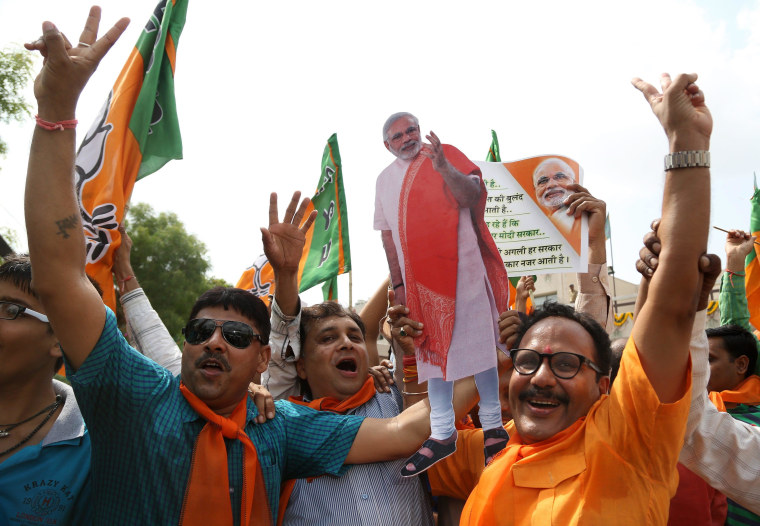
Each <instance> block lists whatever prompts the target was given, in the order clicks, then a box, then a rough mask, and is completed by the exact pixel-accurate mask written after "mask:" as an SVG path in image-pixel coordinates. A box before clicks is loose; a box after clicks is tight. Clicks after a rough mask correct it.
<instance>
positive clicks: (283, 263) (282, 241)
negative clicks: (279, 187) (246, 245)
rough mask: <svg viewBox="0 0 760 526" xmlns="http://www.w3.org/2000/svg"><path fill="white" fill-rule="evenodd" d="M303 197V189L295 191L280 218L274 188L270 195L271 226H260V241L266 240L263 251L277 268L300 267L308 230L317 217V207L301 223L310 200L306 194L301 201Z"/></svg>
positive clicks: (294, 270)
mask: <svg viewBox="0 0 760 526" xmlns="http://www.w3.org/2000/svg"><path fill="white" fill-rule="evenodd" d="M300 197H301V192H295V193H294V194H293V197H292V198H291V200H290V203H289V204H288V208H287V209H286V210H285V215H284V216H283V218H282V222H280V220H279V217H278V215H279V214H278V212H277V194H276V193H274V192H273V193H272V194H271V195H270V196H269V228H264V227H262V228H261V241H262V243H263V244H264V254H266V256H267V259H269V263H270V264H271V265H272V268H273V269H274V270H275V271H290V272H297V271H298V263H299V262H300V261H301V254H302V253H303V247H304V244H305V243H306V232H308V231H309V228H311V225H312V224H313V223H314V220H315V219H316V218H317V211H316V210H312V212H311V214H309V216H308V217H307V218H306V220H305V221H303V224H301V221H302V220H303V218H304V215H305V214H306V208H307V207H308V206H309V201H310V200H309V198H308V197H305V198H304V199H303V201H301V204H300V205H299V204H298V200H299V198H300ZM296 207H298V208H297V209H296ZM299 225H300V226H299Z"/></svg>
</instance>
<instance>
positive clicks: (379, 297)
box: [359, 278, 390, 367]
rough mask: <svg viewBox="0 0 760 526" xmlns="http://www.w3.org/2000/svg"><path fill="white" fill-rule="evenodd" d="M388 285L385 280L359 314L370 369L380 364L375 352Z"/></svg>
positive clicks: (386, 305)
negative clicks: (365, 332)
mask: <svg viewBox="0 0 760 526" xmlns="http://www.w3.org/2000/svg"><path fill="white" fill-rule="evenodd" d="M389 285H390V280H389V278H386V279H385V281H383V282H382V283H381V284H380V287H379V288H378V289H377V290H376V291H375V293H374V294H373V295H372V297H371V298H370V299H369V301H368V302H367V303H366V304H365V305H364V307H363V308H362V311H361V312H360V313H359V316H360V317H361V319H362V321H363V322H364V326H365V327H366V328H367V336H366V338H365V339H364V341H365V343H366V345H367V354H368V355H369V365H370V367H372V366H375V365H378V364H379V363H380V357H379V355H378V351H377V338H378V336H380V323H381V321H382V319H383V317H384V316H385V312H386V310H387V309H388V287H389Z"/></svg>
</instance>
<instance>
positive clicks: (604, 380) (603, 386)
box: [599, 376, 610, 395]
mask: <svg viewBox="0 0 760 526" xmlns="http://www.w3.org/2000/svg"><path fill="white" fill-rule="evenodd" d="M609 392H610V377H609V376H602V377H601V378H600V379H599V394H600V395H603V394H609Z"/></svg>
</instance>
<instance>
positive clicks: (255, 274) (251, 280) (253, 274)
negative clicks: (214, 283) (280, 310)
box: [235, 254, 274, 305]
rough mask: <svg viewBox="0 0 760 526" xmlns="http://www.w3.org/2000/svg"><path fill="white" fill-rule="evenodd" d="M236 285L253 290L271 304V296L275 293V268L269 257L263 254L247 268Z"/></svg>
mask: <svg viewBox="0 0 760 526" xmlns="http://www.w3.org/2000/svg"><path fill="white" fill-rule="evenodd" d="M235 286H236V287H237V288H239V289H245V290H247V291H249V292H253V293H254V294H255V295H256V296H258V297H259V298H260V299H261V300H262V301H263V302H264V303H266V304H267V305H269V297H270V296H272V295H273V294H274V269H272V265H270V264H269V260H268V259H267V257H266V256H265V255H264V254H261V255H260V256H259V257H258V259H256V261H254V262H253V265H251V266H250V267H248V268H247V269H245V272H243V275H242V276H240V279H239V280H238V282H237V285H235Z"/></svg>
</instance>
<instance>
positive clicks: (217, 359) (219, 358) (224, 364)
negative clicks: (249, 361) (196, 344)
mask: <svg viewBox="0 0 760 526" xmlns="http://www.w3.org/2000/svg"><path fill="white" fill-rule="evenodd" d="M206 360H214V361H215V362H219V363H220V364H221V365H222V367H223V368H224V369H225V370H226V371H231V370H232V367H230V362H228V361H227V359H226V358H225V357H224V356H222V355H221V354H220V355H216V356H214V355H213V354H209V353H207V352H204V353H203V355H202V356H201V357H200V358H198V359H197V360H195V366H196V367H200V366H201V364H202V363H203V362H205V361H206Z"/></svg>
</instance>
